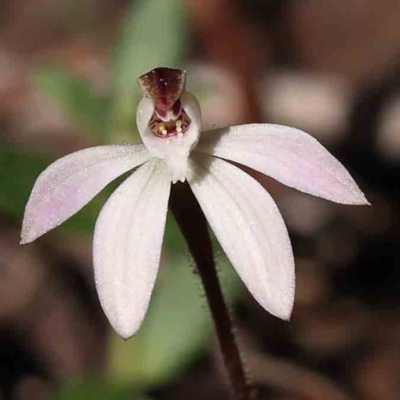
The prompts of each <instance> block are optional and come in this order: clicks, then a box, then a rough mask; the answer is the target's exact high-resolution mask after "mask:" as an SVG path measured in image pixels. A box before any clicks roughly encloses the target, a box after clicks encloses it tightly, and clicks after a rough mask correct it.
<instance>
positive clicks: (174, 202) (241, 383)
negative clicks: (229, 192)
mask: <svg viewBox="0 0 400 400" xmlns="http://www.w3.org/2000/svg"><path fill="white" fill-rule="evenodd" d="M170 207H171V210H172V212H173V214H174V217H175V219H176V221H177V223H178V225H179V227H180V229H181V231H182V233H183V236H184V238H185V239H186V242H187V244H188V247H189V250H190V252H191V254H192V256H193V258H194V261H195V263H196V266H197V269H198V272H199V275H200V278H201V281H202V283H203V286H204V290H205V293H206V296H207V301H208V305H209V307H210V310H211V315H212V318H213V321H214V326H215V329H216V332H217V337H218V343H219V346H220V349H221V353H222V356H223V360H224V363H225V367H226V370H227V373H228V378H229V381H230V384H231V387H232V389H233V391H234V394H235V397H236V399H238V400H239V399H240V400H250V399H251V398H252V396H251V394H252V393H251V388H250V386H249V385H248V382H247V379H246V374H245V371H244V367H243V363H242V360H241V358H240V353H239V348H238V346H237V342H236V337H235V334H234V330H233V326H232V320H231V318H230V315H229V311H228V308H227V306H226V303H225V300H224V296H223V293H222V290H221V286H220V283H219V279H218V275H217V270H216V265H215V260H214V254H213V248H212V242H211V238H210V235H209V231H208V226H207V221H206V218H205V216H204V214H203V211H202V210H201V208H200V205H199V203H198V202H197V199H196V198H195V197H194V195H193V193H192V190H191V189H190V187H189V185H188V184H187V183H177V184H175V185H173V186H172V192H171V197H170Z"/></svg>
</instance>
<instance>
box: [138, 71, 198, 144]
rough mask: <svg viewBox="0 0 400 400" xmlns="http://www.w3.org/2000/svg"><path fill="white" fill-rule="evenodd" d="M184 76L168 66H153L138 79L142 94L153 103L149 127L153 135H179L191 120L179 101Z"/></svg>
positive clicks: (182, 89)
mask: <svg viewBox="0 0 400 400" xmlns="http://www.w3.org/2000/svg"><path fill="white" fill-rule="evenodd" d="M185 79H186V73H185V71H182V70H180V69H172V68H155V69H153V70H151V71H150V72H148V73H146V74H144V75H142V76H141V77H140V78H139V84H140V86H141V88H142V91H143V94H144V96H146V97H148V98H150V99H151V100H152V101H153V104H154V114H153V116H152V117H151V119H150V121H149V128H150V130H151V132H152V133H153V134H154V135H155V136H157V137H160V138H171V137H174V136H178V137H182V136H183V134H184V133H185V132H186V131H187V130H188V128H189V126H190V123H191V120H190V118H189V116H188V115H187V113H186V112H185V110H184V109H183V107H182V102H181V100H180V97H181V95H182V93H183V92H184V90H185Z"/></svg>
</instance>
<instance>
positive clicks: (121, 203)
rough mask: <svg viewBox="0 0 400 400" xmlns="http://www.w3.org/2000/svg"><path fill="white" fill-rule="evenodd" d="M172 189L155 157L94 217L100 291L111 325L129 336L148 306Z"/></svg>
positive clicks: (161, 165) (122, 186) (123, 335)
mask: <svg viewBox="0 0 400 400" xmlns="http://www.w3.org/2000/svg"><path fill="white" fill-rule="evenodd" d="M170 188H171V177H170V175H169V173H168V171H167V168H166V166H165V163H164V162H163V161H162V160H158V159H154V160H151V161H149V162H148V163H146V164H145V165H143V166H141V167H140V168H139V169H138V170H137V171H135V172H134V173H133V175H132V176H131V177H129V178H128V179H127V180H126V181H125V182H124V183H123V184H122V185H121V186H120V187H119V188H118V189H117V190H116V191H115V192H114V193H113V194H112V196H111V197H110V199H109V200H108V201H107V203H106V204H105V206H104V207H103V209H102V211H101V213H100V216H99V218H98V220H97V222H96V228H95V233H94V244H93V256H94V271H95V278H96V287H97V292H98V295H99V298H100V302H101V305H102V307H103V310H104V312H105V314H106V316H107V318H108V319H109V321H110V323H111V325H112V326H113V328H114V329H115V331H116V332H117V333H118V334H119V335H120V336H122V337H123V338H125V339H127V338H129V337H130V336H132V335H134V334H135V333H136V331H137V330H138V329H139V327H140V325H141V324H142V321H143V319H144V316H145V314H146V311H147V308H148V305H149V301H150V296H151V292H152V290H153V286H154V282H155V279H156V276H157V271H158V266H159V263H160V253H161V247H162V241H163V236H164V228H165V221H166V216H167V207H168V199H169V193H170Z"/></svg>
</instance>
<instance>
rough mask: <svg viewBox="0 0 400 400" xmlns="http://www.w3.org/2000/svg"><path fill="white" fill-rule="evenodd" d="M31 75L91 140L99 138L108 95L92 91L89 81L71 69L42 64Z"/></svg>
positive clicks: (103, 124) (102, 133)
mask: <svg viewBox="0 0 400 400" xmlns="http://www.w3.org/2000/svg"><path fill="white" fill-rule="evenodd" d="M34 79H35V81H36V83H37V84H38V85H39V87H40V88H41V89H42V90H43V92H44V93H46V95H47V96H48V97H49V98H50V99H51V100H52V101H54V102H56V104H58V105H59V106H60V107H61V108H62V110H63V111H64V112H65V113H66V114H67V115H68V116H69V117H70V118H71V119H72V120H73V121H74V122H75V123H76V124H77V125H78V126H79V127H81V128H82V129H83V130H84V132H85V133H87V134H89V135H91V136H89V138H91V139H92V140H93V141H94V142H96V143H99V142H102V141H103V138H104V136H105V126H106V118H107V111H108V107H109V103H110V98H109V96H105V95H104V94H103V95H101V94H100V93H97V92H96V91H95V88H94V86H93V85H92V83H91V82H89V81H87V80H84V79H81V78H78V77H77V76H76V75H74V74H72V73H71V72H68V71H65V70H60V69H56V68H51V67H42V68H39V69H37V70H36V71H35V72H34Z"/></svg>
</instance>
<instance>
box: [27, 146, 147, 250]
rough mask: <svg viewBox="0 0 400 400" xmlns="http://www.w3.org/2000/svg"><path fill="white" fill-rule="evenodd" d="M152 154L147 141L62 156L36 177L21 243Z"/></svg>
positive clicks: (65, 216) (55, 223)
mask: <svg viewBox="0 0 400 400" xmlns="http://www.w3.org/2000/svg"><path fill="white" fill-rule="evenodd" d="M150 158H151V156H150V153H149V152H148V151H147V150H146V148H145V147H144V146H143V145H120V146H115V145H110V146H98V147H92V148H89V149H85V150H80V151H77V152H76V153H72V154H70V155H67V156H65V157H63V158H60V159H59V160H57V161H56V162H54V163H53V164H51V165H50V166H49V167H48V168H47V169H46V170H44V171H43V172H42V173H41V174H40V176H39V178H38V179H37V180H36V182H35V185H34V187H33V190H32V193H31V196H30V198H29V200H28V204H27V205H26V209H25V216H24V221H23V224H22V232H21V243H29V242H32V241H33V240H35V239H37V238H38V237H39V236H41V235H43V234H44V233H46V232H48V231H49V230H50V229H53V228H55V227H56V226H58V225H60V224H61V223H62V222H64V221H65V220H67V219H68V218H69V217H71V216H72V215H73V214H75V213H76V212H78V211H79V210H80V209H81V208H82V207H84V206H85V205H86V204H87V203H88V202H89V201H90V200H91V199H92V198H93V197H94V196H96V195H97V194H98V193H99V192H100V191H101V190H102V189H103V188H104V187H105V186H107V185H108V184H109V183H110V182H111V181H113V180H114V179H116V178H117V177H118V176H120V175H122V174H123V173H125V172H127V171H129V170H131V169H132V168H135V167H137V166H138V165H140V164H142V163H144V162H145V161H147V160H149V159H150Z"/></svg>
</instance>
